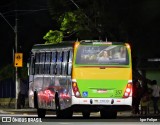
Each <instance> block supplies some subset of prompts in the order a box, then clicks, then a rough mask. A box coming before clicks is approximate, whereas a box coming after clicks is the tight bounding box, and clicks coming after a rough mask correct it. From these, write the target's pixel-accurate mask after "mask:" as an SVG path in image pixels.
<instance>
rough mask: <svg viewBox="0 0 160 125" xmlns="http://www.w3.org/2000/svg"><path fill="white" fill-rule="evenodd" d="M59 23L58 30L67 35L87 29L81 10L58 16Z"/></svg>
mask: <svg viewBox="0 0 160 125" xmlns="http://www.w3.org/2000/svg"><path fill="white" fill-rule="evenodd" d="M59 21H60V22H61V28H60V30H62V31H63V32H66V33H67V34H70V33H72V32H75V31H76V32H78V31H81V30H86V29H87V28H88V26H87V19H86V17H85V15H84V13H83V12H82V11H81V10H77V11H72V12H66V13H64V15H62V16H60V18H59Z"/></svg>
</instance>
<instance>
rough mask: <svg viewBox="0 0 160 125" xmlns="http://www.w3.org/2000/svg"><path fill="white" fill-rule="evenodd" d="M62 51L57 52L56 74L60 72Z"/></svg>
mask: <svg viewBox="0 0 160 125" xmlns="http://www.w3.org/2000/svg"><path fill="white" fill-rule="evenodd" d="M61 65H62V51H59V52H58V53H57V74H58V75H60V74H62V66H61Z"/></svg>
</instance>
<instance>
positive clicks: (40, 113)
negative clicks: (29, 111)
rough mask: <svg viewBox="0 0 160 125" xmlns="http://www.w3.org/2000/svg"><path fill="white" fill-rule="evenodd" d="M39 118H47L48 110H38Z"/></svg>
mask: <svg viewBox="0 0 160 125" xmlns="http://www.w3.org/2000/svg"><path fill="white" fill-rule="evenodd" d="M37 114H38V118H45V115H46V109H39V108H38V109H37Z"/></svg>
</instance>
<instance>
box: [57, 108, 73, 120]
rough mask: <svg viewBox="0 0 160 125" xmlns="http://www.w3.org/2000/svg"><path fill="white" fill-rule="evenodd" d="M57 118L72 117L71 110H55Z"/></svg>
mask: <svg viewBox="0 0 160 125" xmlns="http://www.w3.org/2000/svg"><path fill="white" fill-rule="evenodd" d="M56 115H57V118H67V119H70V118H72V115H73V111H72V110H71V109H64V110H59V111H57V112H56Z"/></svg>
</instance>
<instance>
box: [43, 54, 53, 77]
mask: <svg viewBox="0 0 160 125" xmlns="http://www.w3.org/2000/svg"><path fill="white" fill-rule="evenodd" d="M50 64H51V52H46V59H45V70H44V71H45V74H50Z"/></svg>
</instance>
